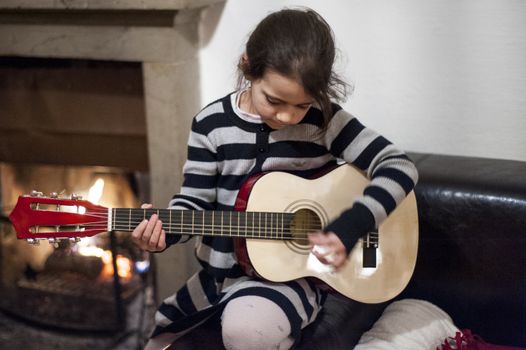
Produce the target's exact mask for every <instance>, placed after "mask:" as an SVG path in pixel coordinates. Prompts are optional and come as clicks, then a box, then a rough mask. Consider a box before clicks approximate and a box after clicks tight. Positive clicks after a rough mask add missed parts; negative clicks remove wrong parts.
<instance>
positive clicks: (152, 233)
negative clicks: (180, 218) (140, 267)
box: [132, 203, 166, 252]
mask: <svg viewBox="0 0 526 350" xmlns="http://www.w3.org/2000/svg"><path fill="white" fill-rule="evenodd" d="M152 207H153V206H152V205H151V204H149V203H144V204H142V205H141V209H151V208H152ZM132 241H133V242H134V243H135V245H137V246H138V247H139V248H140V249H142V250H147V251H150V252H158V251H162V250H164V249H165V248H166V232H165V231H164V229H163V223H162V221H161V220H160V219H159V216H158V215H157V214H153V215H152V216H151V217H150V218H149V219H144V220H142V221H141V222H140V223H139V225H137V227H135V229H134V230H133V232H132Z"/></svg>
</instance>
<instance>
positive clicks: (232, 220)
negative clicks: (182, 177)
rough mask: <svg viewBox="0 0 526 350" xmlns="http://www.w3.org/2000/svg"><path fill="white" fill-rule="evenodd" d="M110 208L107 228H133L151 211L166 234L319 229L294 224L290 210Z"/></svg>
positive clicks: (268, 235)
mask: <svg viewBox="0 0 526 350" xmlns="http://www.w3.org/2000/svg"><path fill="white" fill-rule="evenodd" d="M111 211H112V214H111V216H112V218H111V228H112V229H113V230H116V231H133V229H134V228H135V227H136V226H137V225H138V224H139V223H140V222H141V221H143V220H144V219H149V218H150V217H151V216H152V215H153V214H157V215H158V216H159V218H160V220H161V221H162V222H163V228H164V230H165V231H166V233H167V234H183V235H201V236H225V237H242V238H261V239H278V240H283V239H285V240H286V239H292V238H293V235H294V234H295V235H297V234H301V233H304V234H307V233H309V232H312V231H315V230H319V229H320V227H316V225H315V224H314V223H313V224H310V223H301V225H299V226H301V227H298V225H297V224H295V223H294V221H293V219H294V214H292V213H271V212H237V211H196V210H171V209H129V208H113V209H111Z"/></svg>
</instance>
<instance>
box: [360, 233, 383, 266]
mask: <svg viewBox="0 0 526 350" xmlns="http://www.w3.org/2000/svg"><path fill="white" fill-rule="evenodd" d="M378 244H379V235H378V231H373V232H369V233H368V234H367V235H366V236H365V238H364V240H363V260H362V261H363V267H373V268H375V267H376V249H377V248H378Z"/></svg>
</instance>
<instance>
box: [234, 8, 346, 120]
mask: <svg viewBox="0 0 526 350" xmlns="http://www.w3.org/2000/svg"><path fill="white" fill-rule="evenodd" d="M245 54H246V59H245V58H244V57H242V58H241V59H240V61H239V64H238V68H239V69H240V72H241V74H240V76H239V85H240V86H241V85H242V82H243V79H244V77H247V78H250V79H256V80H257V79H260V78H262V77H263V74H264V73H265V71H266V70H267V69H272V70H274V71H276V72H278V73H280V74H283V75H285V76H287V77H290V78H293V79H296V80H297V81H298V82H300V83H301V84H302V85H303V88H304V89H305V92H306V93H308V94H309V95H310V96H312V98H313V99H314V100H315V101H316V103H317V104H318V105H319V106H320V108H321V110H322V113H323V116H324V127H326V126H327V124H328V122H329V120H330V118H331V117H332V114H333V113H332V108H331V99H335V100H337V101H338V100H343V99H344V98H345V95H346V94H347V89H348V87H349V86H348V85H347V84H346V83H345V82H344V81H343V80H341V79H340V78H339V77H338V76H337V74H336V73H334V71H333V63H334V58H335V55H336V49H335V45H334V35H333V32H332V30H331V28H330V26H329V24H328V23H327V22H326V21H325V20H324V19H323V18H322V17H321V16H320V15H319V14H318V13H317V12H315V11H313V10H311V9H306V8H305V9H284V10H281V11H278V12H274V13H271V14H270V15H268V16H267V17H265V18H264V19H263V20H262V21H261V22H260V23H259V24H258V25H257V27H256V29H255V30H254V31H253V32H252V34H251V35H250V37H249V39H248V41H247V44H246V51H245Z"/></svg>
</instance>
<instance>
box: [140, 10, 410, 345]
mask: <svg viewBox="0 0 526 350" xmlns="http://www.w3.org/2000/svg"><path fill="white" fill-rule="evenodd" d="M334 57H335V47H334V40H333V34H332V31H331V29H330V27H329V25H328V24H327V23H326V22H325V20H324V19H323V18H322V17H321V16H320V15H319V14H317V13H316V12H314V11H313V10H310V9H294V10H293V9H285V10H281V11H278V12H275V13H272V14H270V15H268V16H267V17H266V18H264V19H263V20H262V21H261V23H259V25H258V26H257V27H256V29H255V30H254V32H253V33H252V34H251V35H250V37H249V39H248V42H247V44H246V51H245V52H244V54H243V55H242V57H241V58H240V61H239V70H240V78H241V79H240V88H239V89H238V91H235V92H233V93H231V94H229V95H227V96H225V97H223V98H221V99H219V100H217V101H214V102H212V103H211V104H209V105H208V106H206V107H205V108H204V109H203V110H202V111H201V112H199V113H198V114H197V116H196V117H195V118H194V120H193V123H192V130H191V133H190V137H189V141H188V159H187V161H186V163H185V166H184V169H183V172H184V182H183V186H182V188H181V193H179V194H177V195H175V196H174V197H173V199H172V201H171V202H170V205H169V207H170V208H173V209H188V210H233V207H234V203H235V200H236V196H237V194H238V191H239V189H240V186H241V185H242V184H243V183H244V182H245V181H246V180H247V178H249V177H250V176H252V175H254V174H257V173H260V172H263V171H273V170H280V171H288V172H292V173H294V174H297V175H301V176H311V175H313V174H316V173H317V172H319V171H320V169H322V168H324V167H326V166H327V165H328V164H336V161H337V160H344V161H346V162H348V163H351V164H353V165H354V166H356V167H358V168H360V169H362V170H364V171H365V172H366V173H367V174H368V177H369V178H370V180H371V182H370V185H369V186H368V187H366V189H365V191H364V194H363V196H362V197H360V198H358V199H357V200H356V201H355V202H354V203H349V206H350V207H349V208H348V209H347V210H345V211H344V212H343V213H342V214H341V216H339V217H338V218H337V219H336V220H334V221H333V222H331V223H330V224H329V225H328V226H326V227H325V228H324V229H323V231H322V232H321V231H320V232H312V233H311V234H310V235H309V239H310V241H311V243H312V245H313V246H321V247H323V248H324V251H323V253H321V252H318V251H316V252H313V254H315V255H316V257H317V258H318V259H319V260H320V261H321V262H322V263H324V264H329V265H332V266H333V267H334V268H335V269H338V268H340V267H341V266H343V264H344V263H345V261H346V257H347V255H348V253H349V252H350V250H351V248H352V247H353V246H354V244H355V243H356V242H357V240H358V239H359V238H360V237H362V236H363V235H364V234H365V233H367V232H369V231H371V230H373V229H374V228H375V227H377V226H378V225H379V224H380V223H381V222H382V220H384V219H385V218H386V216H387V215H389V213H390V212H392V211H393V210H394V209H395V208H396V206H397V204H398V203H400V202H401V201H402V200H403V199H404V198H405V196H406V195H407V194H408V193H409V192H410V191H411V190H412V189H413V187H414V185H415V183H416V180H417V172H416V170H415V167H414V165H413V163H412V162H411V161H410V160H409V158H408V157H407V156H406V155H405V154H404V153H403V152H401V151H400V150H398V149H397V148H395V147H394V146H393V145H392V144H391V143H390V142H389V141H388V140H386V139H385V138H384V137H382V136H380V135H378V134H377V133H376V132H374V131H373V130H371V129H368V128H366V127H365V126H363V125H362V124H361V123H360V122H359V121H358V120H357V119H356V118H355V117H354V116H353V115H351V114H349V113H348V112H346V111H344V110H343V109H342V108H341V107H340V106H339V105H337V104H334V103H332V102H331V100H339V99H341V98H343V97H344V94H345V91H346V84H345V83H344V82H342V81H341V80H340V79H338V78H337V77H336V75H335V74H334V72H333V62H334ZM243 82H246V83H245V84H244V83H243ZM343 190H345V189H344V188H342V191H343ZM143 207H149V205H146V206H143ZM133 239H134V241H135V242H136V244H137V245H139V246H140V247H141V248H143V249H146V250H149V251H163V250H164V249H166V247H167V246H169V245H171V244H174V243H176V242H178V241H181V242H182V241H186V240H187V238H186V237H184V238H183V237H180V236H176V237H174V236H172V235H171V236H166V234H165V231H164V230H163V227H162V222H161V221H160V220H159V218H158V217H157V216H156V215H153V216H152V217H151V218H150V219H149V220H145V221H144V222H142V223H141V224H139V225H138V226H137V227H136V229H135V230H134V232H133ZM196 257H197V259H198V260H199V262H200V264H201V266H202V269H201V270H200V271H199V272H198V273H196V274H195V275H194V276H193V277H192V278H190V279H189V280H188V281H187V283H186V284H185V286H184V287H182V288H181V289H180V290H179V291H178V292H177V293H176V294H175V295H174V296H172V297H169V298H167V299H166V300H165V301H164V302H163V303H162V305H161V306H160V308H159V310H158V312H157V314H156V328H155V330H154V332H153V335H152V339H151V340H150V342H149V344H148V346H147V348H154V347H155V346H159V345H160V344H162V342H163V341H166V342H170V341H172V340H173V339H175V338H176V337H178V336H180V335H182V334H184V333H185V332H187V331H189V330H191V329H192V328H193V327H195V326H197V325H198V324H200V323H202V322H203V321H204V320H206V319H207V318H209V317H210V316H211V315H213V314H215V313H221V325H222V336H223V343H224V346H225V347H226V348H227V349H270V348H272V349H288V348H290V347H291V346H292V345H293V344H294V343H295V342H296V341H298V339H299V338H300V333H301V329H303V328H304V327H305V326H307V325H308V324H310V323H311V322H313V321H314V320H315V319H316V316H317V314H318V312H319V311H320V309H321V307H322V303H323V300H324V299H325V298H324V293H323V292H322V291H321V290H319V289H318V287H317V286H315V285H314V284H312V283H311V282H310V281H308V280H305V279H299V280H294V281H290V282H287V283H272V282H267V281H264V280H259V279H255V278H251V277H248V276H247V275H245V273H244V272H243V270H242V269H241V267H240V265H239V263H238V261H237V259H236V256H235V254H234V249H233V242H232V239H230V238H223V237H202V238H201V237H199V238H196Z"/></svg>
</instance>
